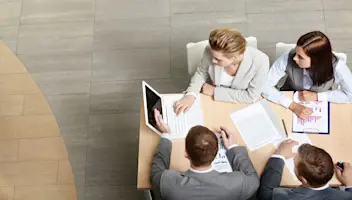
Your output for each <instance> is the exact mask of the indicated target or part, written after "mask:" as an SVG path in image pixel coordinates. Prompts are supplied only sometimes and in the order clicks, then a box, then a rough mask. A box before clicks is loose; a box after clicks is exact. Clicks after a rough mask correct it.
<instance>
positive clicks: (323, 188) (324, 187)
mask: <svg viewBox="0 0 352 200" xmlns="http://www.w3.org/2000/svg"><path fill="white" fill-rule="evenodd" d="M328 187H329V184H326V185H324V186H322V187H318V188H309V189H312V190H325V189H326V188H328Z"/></svg>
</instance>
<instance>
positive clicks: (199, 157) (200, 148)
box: [186, 126, 218, 167]
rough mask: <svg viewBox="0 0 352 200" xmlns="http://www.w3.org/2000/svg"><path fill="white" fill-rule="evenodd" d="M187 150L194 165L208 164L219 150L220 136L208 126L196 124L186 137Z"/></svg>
mask: <svg viewBox="0 0 352 200" xmlns="http://www.w3.org/2000/svg"><path fill="white" fill-rule="evenodd" d="M186 152H187V153H188V156H189V158H190V160H191V163H192V164H193V165H194V166H196V167H200V166H208V165H210V164H211V163H212V162H213V160H214V158H215V156H216V154H217V152H218V138H217V137H216V135H215V133H214V132H212V131H211V130H209V129H208V128H206V127H204V126H195V127H193V128H191V130H190V131H189V132H188V135H187V137H186Z"/></svg>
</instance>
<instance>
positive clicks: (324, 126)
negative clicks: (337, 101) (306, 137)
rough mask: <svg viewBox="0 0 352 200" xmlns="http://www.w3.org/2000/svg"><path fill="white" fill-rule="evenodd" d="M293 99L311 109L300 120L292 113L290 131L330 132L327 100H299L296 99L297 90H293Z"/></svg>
mask: <svg viewBox="0 0 352 200" xmlns="http://www.w3.org/2000/svg"><path fill="white" fill-rule="evenodd" d="M293 101H294V102H296V103H299V104H301V105H304V106H306V107H308V108H310V109H311V110H312V111H313V114H312V115H311V116H308V118H307V119H305V120H302V119H300V118H298V117H297V115H296V114H295V113H293V121H292V132H295V133H321V134H329V133H330V130H329V129H330V119H329V118H330V112H329V107H330V105H329V102H328V101H312V102H301V101H299V99H298V92H295V94H294V96H293Z"/></svg>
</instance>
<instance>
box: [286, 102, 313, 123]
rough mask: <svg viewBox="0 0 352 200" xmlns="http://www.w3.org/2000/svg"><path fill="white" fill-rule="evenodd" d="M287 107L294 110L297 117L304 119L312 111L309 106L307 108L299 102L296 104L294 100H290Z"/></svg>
mask: <svg viewBox="0 0 352 200" xmlns="http://www.w3.org/2000/svg"><path fill="white" fill-rule="evenodd" d="M289 109H290V110H291V111H292V112H294V113H295V114H296V115H297V117H299V118H301V119H303V120H305V119H306V118H307V117H308V116H310V115H311V114H312V113H313V111H312V110H311V109H310V108H307V107H305V106H303V105H301V104H298V103H296V102H292V103H291V105H290V107H289Z"/></svg>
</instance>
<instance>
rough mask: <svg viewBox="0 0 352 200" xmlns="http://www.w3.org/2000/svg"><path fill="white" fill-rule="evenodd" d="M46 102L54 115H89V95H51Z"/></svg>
mask: <svg viewBox="0 0 352 200" xmlns="http://www.w3.org/2000/svg"><path fill="white" fill-rule="evenodd" d="M46 98H47V101H48V102H49V105H50V107H51V109H52V110H53V112H54V114H55V115H65V116H68V115H85V114H88V113H89V95H86V94H85V95H84V94H80V95H78V94H77V95H52V96H47V97H46Z"/></svg>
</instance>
